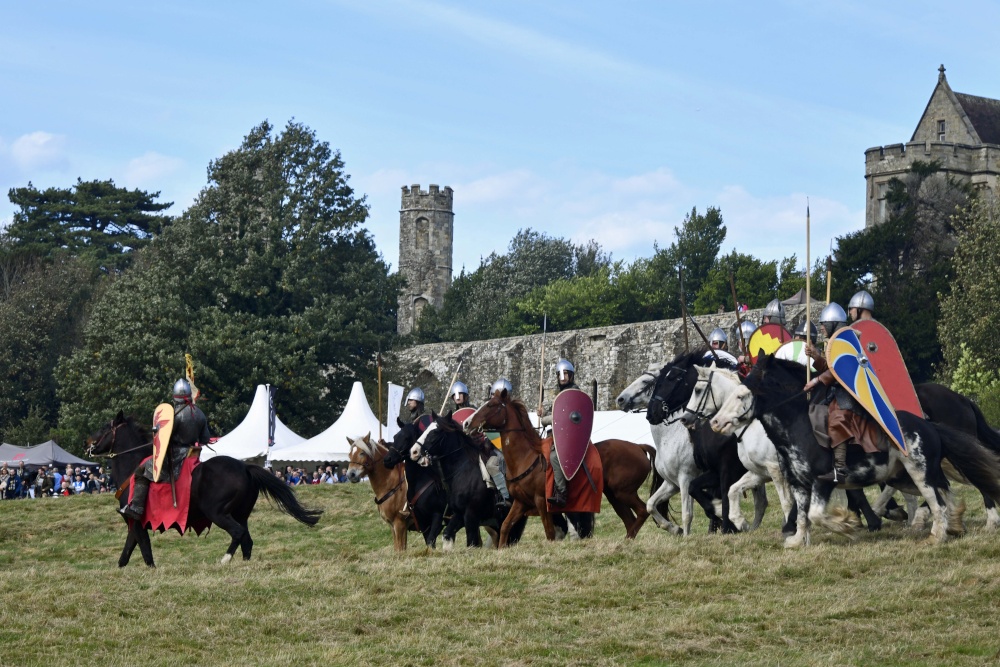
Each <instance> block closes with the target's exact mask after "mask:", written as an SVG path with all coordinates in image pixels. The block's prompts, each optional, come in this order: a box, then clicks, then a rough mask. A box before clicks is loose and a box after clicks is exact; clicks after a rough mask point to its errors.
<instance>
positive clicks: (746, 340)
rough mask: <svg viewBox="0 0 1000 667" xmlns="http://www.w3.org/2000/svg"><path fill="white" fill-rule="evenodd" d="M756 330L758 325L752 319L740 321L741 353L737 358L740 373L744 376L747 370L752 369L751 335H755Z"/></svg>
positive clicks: (739, 342)
mask: <svg viewBox="0 0 1000 667" xmlns="http://www.w3.org/2000/svg"><path fill="white" fill-rule="evenodd" d="M756 330H757V325H756V324H754V323H753V322H751V321H750V320H743V321H742V322H740V339H739V341H738V344H739V346H740V354H739V356H738V357H736V360H737V361H739V362H740V374H741V375H743V376H744V377H745V376H746V371H749V370H750V352H749V348H750V336H753V332H754V331H756Z"/></svg>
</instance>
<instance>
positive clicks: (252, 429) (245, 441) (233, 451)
mask: <svg viewBox="0 0 1000 667" xmlns="http://www.w3.org/2000/svg"><path fill="white" fill-rule="evenodd" d="M267 403H268V401H267V387H266V386H265V385H262V384H259V385H257V393H256V394H254V397H253V403H252V404H251V405H250V410H249V411H247V416H246V417H244V418H243V421H242V422H240V425H239V426H237V427H236V428H234V429H233V430H232V431H230V432H229V433H227V434H226V435H224V436H222V437H221V438H219V439H218V441H216V442H215V443H213V444H212V445H211V447H212V449H209V448H208V447H206V448H205V449H204V450H203V451H202V453H201V460H202V461H207V460H208V459H210V458H212V457H213V456H232V457H233V458H234V459H242V460H247V459H255V458H260V459H263V458H266V457H267V413H268V408H267ZM274 422H275V424H274V447H273V448H272V450H275V449H278V447H282V446H284V447H287V446H290V445H295V444H298V443H300V442H302V441H304V440H305V438H303V437H302V436H301V435H299V434H297V433H295V432H294V431H292V430H291V429H290V428H288V427H287V426H285V425H284V424H282V423H281V420H280V419H278V417H277V416H275V418H274ZM213 450H214V451H213ZM272 456H273V455H272Z"/></svg>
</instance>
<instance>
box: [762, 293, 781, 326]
mask: <svg viewBox="0 0 1000 667" xmlns="http://www.w3.org/2000/svg"><path fill="white" fill-rule="evenodd" d="M761 324H780V325H781V326H785V304H783V303H781V302H780V301H778V300H777V299H771V301H769V302H768V304H767V305H766V306H764V316H763V318H761Z"/></svg>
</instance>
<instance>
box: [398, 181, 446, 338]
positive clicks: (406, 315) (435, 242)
mask: <svg viewBox="0 0 1000 667" xmlns="http://www.w3.org/2000/svg"><path fill="white" fill-rule="evenodd" d="M454 225H455V214H454V213H453V212H452V189H451V188H449V187H447V186H445V188H444V189H443V190H442V189H441V188H439V187H438V186H436V185H429V186H427V191H426V192H425V191H423V190H421V189H420V186H419V185H411V186H409V187H407V186H405V185H404V186H403V201H402V205H401V207H400V209H399V272H400V273H401V274H402V275H403V276H404V277H405V278H406V286H405V287H404V288H403V290H402V291H401V292H400V295H399V311H398V312H397V314H396V329H397V331H399V333H400V334H402V335H405V334H408V333H411V332H412V331H413V330H414V329H415V328H416V324H417V320H419V319H420V313H421V312H422V311H423V309H424V307H425V306H427V304H431V305H433V306H435V307H437V308H440V307H441V304H442V303H444V293H445V292H447V291H448V288H449V287H451V257H452V238H453V232H454Z"/></svg>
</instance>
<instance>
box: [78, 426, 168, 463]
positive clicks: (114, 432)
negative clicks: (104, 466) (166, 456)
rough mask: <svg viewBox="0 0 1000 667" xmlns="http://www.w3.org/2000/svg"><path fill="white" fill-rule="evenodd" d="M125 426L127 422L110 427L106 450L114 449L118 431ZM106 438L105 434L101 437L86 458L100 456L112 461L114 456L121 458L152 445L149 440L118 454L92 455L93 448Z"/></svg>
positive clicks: (111, 452) (110, 452)
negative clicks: (108, 442)
mask: <svg viewBox="0 0 1000 667" xmlns="http://www.w3.org/2000/svg"><path fill="white" fill-rule="evenodd" d="M126 424H127V422H122V423H121V424H117V425H112V427H111V443H110V444H109V445H108V449H114V446H115V440H116V439H117V438H118V429H120V428H121V427H122V426H125V425H126ZM106 436H107V434H106V433H105V434H104V435H103V436H101V439H100V440H98V441H97V442H95V443H94V444H93V445H91V447H90V450H89V451H88V453H87V455H88V456H100V457H102V458H106V459H113V458H115V457H116V456H121V455H122V454H130V453H131V452H137V451H139V450H140V449H145V448H146V447H149V446H151V445H152V444H153V441H152V440H150V441H149V442H147V443H145V444H142V445H139V446H137V447H133V448H131V449H125V450H122V451H120V452H115V451H109V452H108V453H106V454H105V453H100V454H95V453H94V448H95V447H97V446H98V445H100V444H101V443H102V442H104V438H105V437H106Z"/></svg>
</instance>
